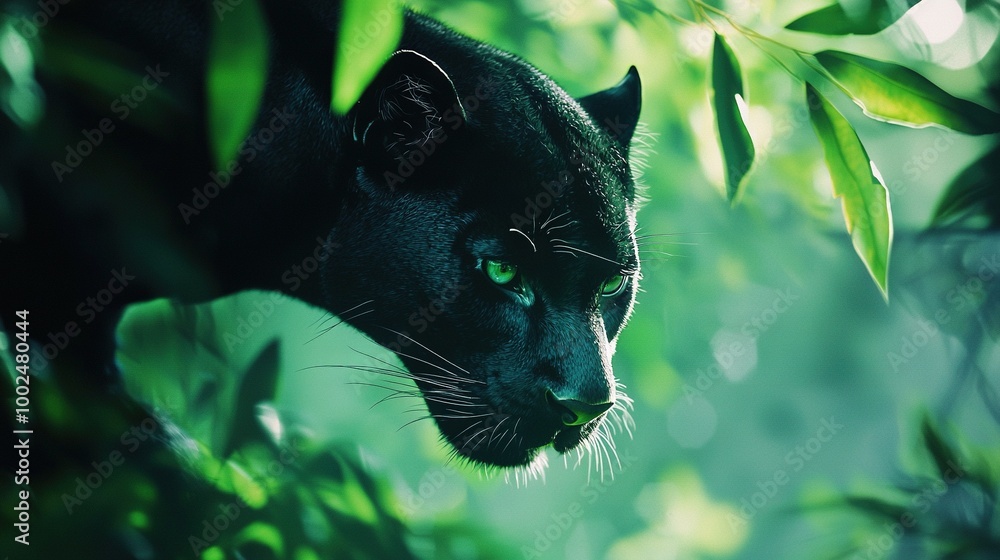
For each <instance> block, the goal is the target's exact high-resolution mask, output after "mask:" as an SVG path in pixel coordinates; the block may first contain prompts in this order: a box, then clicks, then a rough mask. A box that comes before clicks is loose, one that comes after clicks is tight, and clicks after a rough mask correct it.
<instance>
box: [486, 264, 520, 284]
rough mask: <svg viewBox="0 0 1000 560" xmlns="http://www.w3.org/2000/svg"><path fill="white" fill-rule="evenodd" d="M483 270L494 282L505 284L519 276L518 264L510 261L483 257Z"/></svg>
mask: <svg viewBox="0 0 1000 560" xmlns="http://www.w3.org/2000/svg"><path fill="white" fill-rule="evenodd" d="M482 267H483V272H484V273H486V277H487V278H489V279H490V280H491V281H492V282H493V283H494V284H496V285H498V286H504V285H506V284H510V283H511V282H512V281H513V280H514V278H517V266H515V265H512V264H510V263H508V262H503V261H495V260H492V259H483V264H482Z"/></svg>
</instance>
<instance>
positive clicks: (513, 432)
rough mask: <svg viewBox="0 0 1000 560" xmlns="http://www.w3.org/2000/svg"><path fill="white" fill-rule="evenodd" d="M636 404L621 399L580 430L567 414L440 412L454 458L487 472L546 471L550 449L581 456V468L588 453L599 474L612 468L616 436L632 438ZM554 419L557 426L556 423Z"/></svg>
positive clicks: (580, 425) (440, 424)
mask: <svg viewBox="0 0 1000 560" xmlns="http://www.w3.org/2000/svg"><path fill="white" fill-rule="evenodd" d="M630 405H631V399H629V398H628V397H626V396H625V395H624V394H619V395H618V399H617V402H616V404H614V406H612V407H610V408H609V409H608V410H607V411H606V412H604V413H602V414H601V415H599V416H597V417H596V418H594V419H592V420H589V421H587V422H583V423H577V424H575V425H566V424H564V423H563V420H564V419H565V418H564V417H563V416H562V415H553V414H549V413H542V414H537V413H536V414H534V415H529V414H522V415H514V414H504V413H491V414H483V415H469V416H466V415H461V414H454V413H453V412H452V413H449V412H441V411H439V412H435V411H434V410H433V408H436V407H431V408H432V416H433V417H434V419H435V420H436V422H437V425H438V428H439V430H440V432H441V434H442V436H443V439H444V440H445V441H446V442H447V443H448V444H449V446H450V447H451V448H452V453H453V454H454V456H455V457H457V458H460V459H462V460H465V461H467V462H469V463H470V464H474V465H477V466H483V467H487V468H489V467H499V468H515V469H516V468H527V469H528V470H529V471H530V470H532V469H540V468H543V467H544V465H545V462H546V458H545V455H544V454H543V453H542V452H543V450H544V449H545V448H547V447H551V448H552V449H553V450H555V451H556V452H558V453H559V454H568V453H571V452H573V451H576V459H575V461H573V462H574V463H575V464H579V463H581V462H582V461H583V458H584V456H585V453H586V452H590V454H591V458H590V459H588V463H590V462H593V463H596V464H597V466H598V470H601V467H603V466H604V463H607V467H608V468H611V467H612V466H613V462H614V459H613V457H614V456H615V441H614V437H615V436H616V435H618V434H619V433H620V432H627V433H629V434H631V426H632V419H631V416H630V415H629V413H628V410H627V409H628V408H630ZM553 416H555V421H553Z"/></svg>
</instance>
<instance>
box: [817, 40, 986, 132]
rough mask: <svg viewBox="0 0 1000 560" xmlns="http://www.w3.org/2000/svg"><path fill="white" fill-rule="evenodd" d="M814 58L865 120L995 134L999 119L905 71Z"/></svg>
mask: <svg viewBox="0 0 1000 560" xmlns="http://www.w3.org/2000/svg"><path fill="white" fill-rule="evenodd" d="M815 56H816V60H818V61H819V63H820V64H822V65H823V67H824V68H826V69H827V71H829V72H830V74H831V75H833V77H834V78H836V80H837V81H838V82H840V84H841V85H843V86H844V88H846V89H847V91H849V92H850V96H851V98H852V99H854V101H855V103H857V104H858V105H860V106H861V108H862V109H864V110H865V114H867V115H868V116H870V117H873V118H876V119H880V120H886V121H889V122H894V123H899V124H910V125H916V126H926V125H930V124H938V125H941V126H946V127H948V128H951V129H954V130H957V131H959V132H965V133H967V134H989V133H992V132H1000V114H997V113H995V112H993V111H991V110H989V109H987V108H985V107H983V106H981V105H977V104H976V103H973V102H971V101H966V100H964V99H959V98H958V97H955V96H953V95H951V94H950V93H948V92H946V91H944V90H943V89H941V88H939V87H938V86H936V85H934V83H933V82H931V81H930V80H928V79H927V78H925V77H923V76H921V75H920V74H918V73H916V72H914V71H913V70H910V69H909V68H906V67H904V66H900V65H898V64H892V63H889V62H882V61H879V60H873V59H870V58H866V57H863V56H857V55H853V54H848V53H843V52H838V51H822V52H818V53H816V55H815Z"/></svg>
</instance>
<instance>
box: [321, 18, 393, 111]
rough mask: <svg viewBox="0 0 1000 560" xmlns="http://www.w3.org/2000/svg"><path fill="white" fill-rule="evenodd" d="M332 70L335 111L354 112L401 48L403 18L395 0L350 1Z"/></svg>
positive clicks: (333, 105)
mask: <svg viewBox="0 0 1000 560" xmlns="http://www.w3.org/2000/svg"><path fill="white" fill-rule="evenodd" d="M342 13H343V15H342V19H341V21H340V39H339V44H338V45H337V51H336V54H335V58H334V63H333V64H334V66H333V90H332V91H333V99H332V100H331V104H332V107H333V110H334V111H335V112H336V113H338V114H341V115H343V114H344V113H346V112H347V111H349V110H350V109H351V107H352V106H353V105H354V103H355V102H357V100H358V98H359V97H361V94H362V93H363V92H364V91H365V88H366V87H368V84H370V83H371V81H372V79H373V78H375V74H377V73H378V71H379V69H380V68H381V67H382V64H383V63H384V62H385V61H386V59H387V58H389V55H390V54H392V51H393V49H395V48H396V45H398V44H399V38H400V36H402V33H403V14H402V13H401V12H400V11H399V2H396V1H395V0H347V1H346V2H344V6H343V12H342Z"/></svg>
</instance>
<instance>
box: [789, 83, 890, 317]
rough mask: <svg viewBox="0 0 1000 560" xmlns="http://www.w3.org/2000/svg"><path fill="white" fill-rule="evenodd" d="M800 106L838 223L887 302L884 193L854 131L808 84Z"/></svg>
mask: <svg viewBox="0 0 1000 560" xmlns="http://www.w3.org/2000/svg"><path fill="white" fill-rule="evenodd" d="M806 101H807V103H808V104H809V116H810V118H811V120H812V124H813V128H815V130H816V135H817V136H819V139H820V142H821V143H822V144H823V153H824V154H825V156H826V164H827V167H829V169H830V176H831V178H832V179H833V195H834V196H835V197H839V198H842V199H843V206H844V221H845V222H846V223H847V232H848V233H850V234H851V240H852V241H853V243H854V250H855V251H857V253H858V256H860V257H861V260H862V262H864V263H865V266H866V267H867V268H868V272H869V273H870V274H871V276H872V279H874V280H875V284H876V285H878V288H879V290H880V291H881V292H882V297H883V298H885V299H886V301H888V299H889V287H888V283H889V252H890V249H891V246H892V211H891V209H890V207H889V194H888V191H887V190H886V188H885V185H884V184H883V183H882V179H881V177H879V176H878V175H877V169H876V168H875V165H874V164H873V163H872V161H871V159H870V158H869V157H868V152H866V151H865V147H864V146H863V145H862V144H861V139H860V138H858V134H857V133H856V132H855V131H854V127H852V126H851V123H849V122H848V121H847V119H845V118H844V116H843V115H841V114H840V112H839V111H837V109H836V107H834V106H833V105H831V104H830V102H829V101H827V100H826V99H825V98H824V97H823V96H822V95H820V93H819V92H818V91H816V89H815V88H814V87H813V86H812V84H810V83H808V82H807V83H806Z"/></svg>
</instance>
